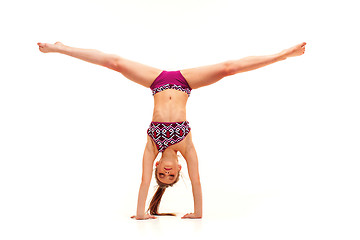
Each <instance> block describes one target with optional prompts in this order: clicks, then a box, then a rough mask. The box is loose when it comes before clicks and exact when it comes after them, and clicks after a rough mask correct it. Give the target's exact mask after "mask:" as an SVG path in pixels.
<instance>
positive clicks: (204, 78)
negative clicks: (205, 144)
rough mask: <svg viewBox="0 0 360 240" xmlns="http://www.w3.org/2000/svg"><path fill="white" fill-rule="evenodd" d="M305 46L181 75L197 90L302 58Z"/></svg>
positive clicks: (192, 70) (195, 69)
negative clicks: (236, 76) (287, 60)
mask: <svg viewBox="0 0 360 240" xmlns="http://www.w3.org/2000/svg"><path fill="white" fill-rule="evenodd" d="M305 45H306V43H305V42H304V43H301V44H298V45H296V46H294V47H292V48H289V49H286V50H284V51H282V52H280V53H277V54H274V55H268V56H254V57H245V58H242V59H239V60H234V61H226V62H223V63H218V64H214V65H209V66H203V67H198V68H192V69H185V70H181V73H182V75H183V76H184V77H185V79H186V80H187V82H188V84H189V85H190V87H191V88H192V89H196V88H200V87H204V86H207V85H210V84H213V83H215V82H217V81H219V80H220V79H222V78H224V77H226V76H230V75H234V74H237V73H241V72H247V71H251V70H255V69H258V68H261V67H264V66H267V65H270V64H272V63H275V62H278V61H281V60H285V59H286V58H288V57H295V56H300V55H302V54H304V52H305Z"/></svg>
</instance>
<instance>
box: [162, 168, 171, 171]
mask: <svg viewBox="0 0 360 240" xmlns="http://www.w3.org/2000/svg"><path fill="white" fill-rule="evenodd" d="M164 169H165V171H170V170H171V169H172V168H164Z"/></svg>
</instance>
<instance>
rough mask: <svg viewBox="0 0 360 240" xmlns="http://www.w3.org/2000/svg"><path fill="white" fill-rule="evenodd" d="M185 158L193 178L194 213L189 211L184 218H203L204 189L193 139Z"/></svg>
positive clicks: (190, 175) (191, 178)
mask: <svg viewBox="0 0 360 240" xmlns="http://www.w3.org/2000/svg"><path fill="white" fill-rule="evenodd" d="M190 137H191V136H190ZM184 158H185V160H186V162H187V166H188V172H189V177H190V180H191V186H192V192H193V197H194V213H188V214H186V215H184V216H183V217H182V218H202V190H201V183H200V175H199V164H198V157H197V154H196V150H195V147H194V144H193V143H192V141H191V142H190V144H189V146H188V147H187V149H186V153H185V155H184Z"/></svg>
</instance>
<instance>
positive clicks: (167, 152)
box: [162, 148, 177, 158]
mask: <svg viewBox="0 0 360 240" xmlns="http://www.w3.org/2000/svg"><path fill="white" fill-rule="evenodd" d="M162 157H166V158H167V157H169V158H174V157H177V151H175V150H173V149H170V148H167V149H165V151H163V153H162Z"/></svg>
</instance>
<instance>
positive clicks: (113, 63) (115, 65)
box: [105, 54, 122, 71]
mask: <svg viewBox="0 0 360 240" xmlns="http://www.w3.org/2000/svg"><path fill="white" fill-rule="evenodd" d="M121 66H122V59H121V57H119V56H117V55H114V54H110V55H109V56H108V57H107V58H106V60H105V67H107V68H110V69H112V70H115V71H120V70H121Z"/></svg>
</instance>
